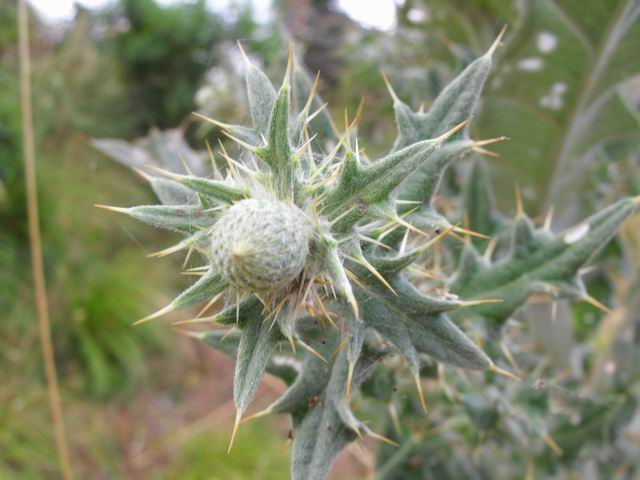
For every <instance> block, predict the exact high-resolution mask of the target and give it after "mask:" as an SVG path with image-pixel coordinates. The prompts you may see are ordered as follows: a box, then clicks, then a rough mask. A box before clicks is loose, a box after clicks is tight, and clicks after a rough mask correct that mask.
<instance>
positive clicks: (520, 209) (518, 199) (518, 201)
mask: <svg viewBox="0 0 640 480" xmlns="http://www.w3.org/2000/svg"><path fill="white" fill-rule="evenodd" d="M515 190H516V214H517V216H518V217H523V216H524V215H525V213H524V207H523V204H522V192H521V191H520V185H519V184H518V183H516V185H515Z"/></svg>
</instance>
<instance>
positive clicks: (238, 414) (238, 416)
mask: <svg viewBox="0 0 640 480" xmlns="http://www.w3.org/2000/svg"><path fill="white" fill-rule="evenodd" d="M242 413H243V412H242V410H237V411H236V419H235V421H234V423H233V432H231V441H230V442H229V449H228V450H227V455H228V454H229V453H231V449H232V448H233V444H234V443H235V441H236V435H237V434H238V428H240V422H241V421H242Z"/></svg>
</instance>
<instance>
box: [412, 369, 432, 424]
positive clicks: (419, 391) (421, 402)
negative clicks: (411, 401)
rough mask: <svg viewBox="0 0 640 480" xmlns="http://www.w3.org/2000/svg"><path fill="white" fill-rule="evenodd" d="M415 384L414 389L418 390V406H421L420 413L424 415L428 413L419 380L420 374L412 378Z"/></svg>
mask: <svg viewBox="0 0 640 480" xmlns="http://www.w3.org/2000/svg"><path fill="white" fill-rule="evenodd" d="M413 378H414V379H415V382H416V388H417V389H418V398H419V399H420V406H422V411H423V412H424V413H425V415H426V414H427V413H429V411H428V410H427V401H426V400H425V398H424V392H423V390H422V381H421V380H420V374H419V373H416V374H415V375H414V377H413Z"/></svg>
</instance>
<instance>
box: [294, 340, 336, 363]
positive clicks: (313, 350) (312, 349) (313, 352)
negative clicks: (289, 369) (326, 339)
mask: <svg viewBox="0 0 640 480" xmlns="http://www.w3.org/2000/svg"><path fill="white" fill-rule="evenodd" d="M298 343H299V344H300V345H302V348H304V349H305V350H307V351H308V352H309V353H311V354H312V355H315V356H316V357H318V358H319V359H320V360H321V361H323V362H324V363H329V362H327V359H326V358H324V357H323V356H322V355H321V354H320V353H319V352H318V351H317V350H316V349H314V348H313V347H312V346H311V345H309V344H307V343H305V342H303V341H302V340H300V339H298Z"/></svg>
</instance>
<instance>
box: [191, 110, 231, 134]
mask: <svg viewBox="0 0 640 480" xmlns="http://www.w3.org/2000/svg"><path fill="white" fill-rule="evenodd" d="M191 115H193V116H194V117H196V118H198V119H200V120H203V121H205V122H208V123H211V124H213V125H215V126H216V127H219V128H223V129H225V130H226V129H229V128H231V127H232V125H229V124H228V123H224V122H219V121H218V120H214V119H213V118H209V117H207V116H206V115H202V114H201V113H198V112H191Z"/></svg>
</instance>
